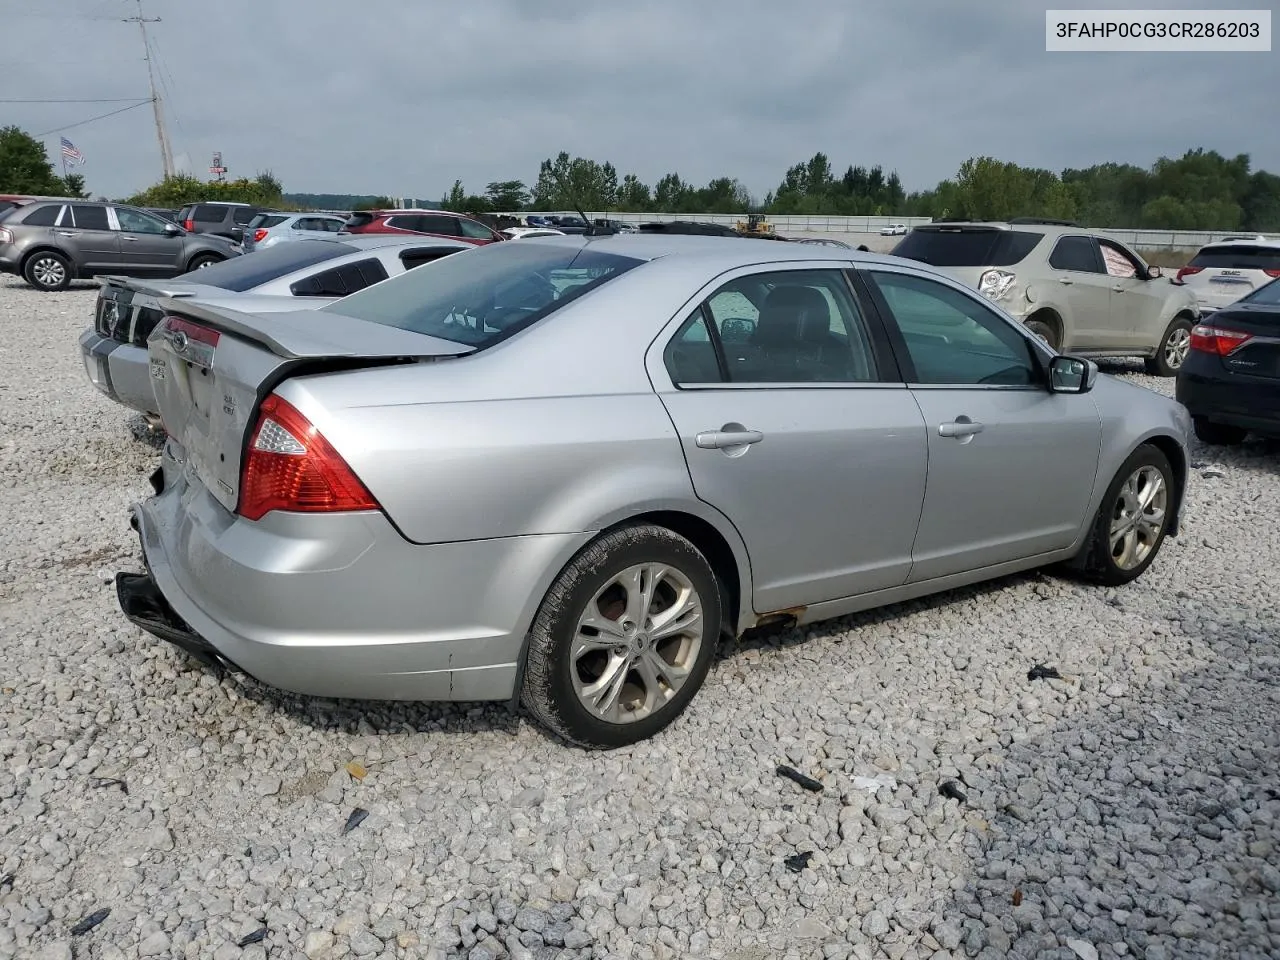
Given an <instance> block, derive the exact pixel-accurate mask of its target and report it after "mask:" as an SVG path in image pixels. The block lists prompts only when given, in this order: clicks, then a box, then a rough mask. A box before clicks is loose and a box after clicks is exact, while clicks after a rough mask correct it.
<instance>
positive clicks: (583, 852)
mask: <svg viewBox="0 0 1280 960" xmlns="http://www.w3.org/2000/svg"><path fill="white" fill-rule="evenodd" d="M92 302H93V291H92V289H91V288H89V287H81V288H79V289H74V290H72V291H69V292H66V293H61V294H54V295H42V294H38V293H35V292H34V291H31V290H28V289H26V288H25V287H24V286H22V285H21V284H19V283H18V282H16V281H12V280H9V279H5V280H0V426H2V430H0V450H2V451H3V456H0V514H2V516H3V520H4V522H3V525H0V960H9V958H22V960H27V958H36V960H45V958H48V960H53V958H59V960H65V958H71V957H75V958H81V960H83V958H102V960H120V958H129V957H161V958H166V957H183V958H196V957H199V958H210V957H211V958H214V960H235V958H244V960H264V958H266V957H268V956H269V957H271V958H282V957H308V958H324V957H360V958H369V957H373V958H383V960H389V958H404V957H430V958H436V960H442V958H446V957H469V958H481V957H488V958H498V957H504V956H506V957H511V958H530V957H536V958H544V957H570V958H575V957H576V958H586V957H592V958H600V957H610V958H614V957H616V958H657V957H662V958H677V957H678V958H685V957H698V956H708V957H723V958H737V960H748V958H752V960H756V958H758V960H764V958H775V957H781V958H811V957H822V958H843V957H860V958H870V957H890V958H894V960H905V958H925V957H932V958H946V957H972V956H980V957H984V958H985V957H991V958H996V957H1007V956H1013V957H1032V956H1035V957H1061V958H1064V960H1071V958H1076V957H1082V958H1090V957H1094V956H1097V957H1101V958H1114V957H1139V958H1142V957H1145V958H1147V960H1161V958H1173V957H1233V958H1235V957H1267V956H1269V957H1274V956H1277V955H1280V853H1278V852H1277V849H1276V844H1277V843H1278V842H1280V836H1277V818H1280V782H1278V781H1277V777H1276V769H1277V763H1278V761H1280V724H1278V723H1277V718H1278V716H1280V650H1278V649H1277V636H1278V635H1280V634H1278V633H1277V619H1278V614H1277V611H1278V610H1280V604H1278V603H1277V599H1278V597H1280V577H1277V576H1276V573H1275V572H1276V570H1277V569H1280V533H1278V532H1277V529H1276V524H1275V516H1276V512H1275V511H1276V503H1277V501H1278V500H1280V477H1278V476H1277V473H1278V469H1277V467H1278V465H1280V446H1278V445H1276V444H1262V443H1251V444H1248V445H1246V446H1245V447H1244V448H1242V449H1239V450H1237V451H1232V452H1226V453H1220V452H1211V451H1206V450H1197V453H1196V456H1197V463H1199V464H1200V469H1198V470H1197V471H1196V472H1195V476H1194V477H1193V484H1192V487H1191V491H1190V498H1189V503H1188V506H1187V511H1186V523H1185V527H1184V531H1183V535H1182V536H1181V537H1180V538H1179V539H1177V540H1171V541H1168V542H1167V544H1166V546H1165V548H1164V551H1163V553H1162V554H1161V556H1160V557H1159V559H1158V560H1157V561H1156V563H1155V565H1154V567H1153V568H1152V569H1151V571H1150V572H1149V573H1148V574H1147V575H1146V576H1145V577H1144V578H1143V579H1142V580H1140V581H1139V582H1138V583H1136V584H1134V585H1132V586H1130V587H1127V588H1124V589H1120V590H1102V589H1094V588H1088V587H1084V586H1080V585H1077V584H1075V583H1072V582H1069V581H1063V580H1059V579H1057V578H1055V577H1052V576H1049V575H1044V574H1033V575H1028V576H1020V577H1014V578H1011V579H1006V580H1002V581H999V582H997V583H994V584H991V585H988V586H985V587H981V588H976V589H968V590H962V591H958V592H955V593H950V594H947V595H945V596H942V597H938V598H934V599H931V600H928V601H924V602H915V603H909V604H905V605H903V606H899V607H896V608H893V609H890V610H886V611H880V612H876V613H872V614H865V615H861V616H858V617H854V618H849V619H845V620H841V621H837V622H833V623H827V624H822V625H818V626H816V627H814V628H811V629H805V630H803V631H793V632H790V633H783V634H780V635H776V636H774V637H772V638H769V639H764V640H757V641H755V642H753V643H750V644H746V645H745V646H744V648H743V649H740V650H739V651H737V652H735V653H732V654H727V655H726V656H725V657H724V658H723V659H722V660H721V661H720V662H719V663H718V664H717V665H716V666H715V668H714V669H713V671H712V674H711V676H710V678H709V680H708V682H707V685H706V687H705V688H704V689H703V691H702V692H701V693H700V694H699V695H698V697H697V698H696V699H695V700H694V703H693V705H692V707H691V708H690V710H689V712H688V713H687V715H686V716H685V718H684V719H683V720H682V721H681V722H679V723H678V724H677V725H676V726H675V727H674V728H672V729H671V730H669V731H668V732H667V733H665V734H664V735H661V736H660V737H658V738H657V739H655V740H652V741H650V742H647V743H644V744H641V745H638V746H636V747H634V748H630V749H628V750H624V751H618V752H614V753H609V754H599V753H584V752H580V751H576V750H570V749H566V748H564V747H562V746H560V745H559V744H557V743H556V742H554V741H552V740H551V739H549V738H548V737H546V736H544V735H543V734H542V732H541V731H540V730H539V729H537V728H536V727H534V726H532V725H530V724H529V723H527V722H526V721H524V720H519V719H516V718H514V717H513V716H512V715H510V714H508V713H507V712H506V710H505V708H504V707H502V706H496V705H493V706H480V707H472V706H468V705H461V706H443V707H442V706H421V707H418V706H410V705H395V704H391V705H386V704H358V703H348V702H342V703H339V702H334V701H319V700H303V699H300V698H295V697H291V696H285V695H281V694H278V693H276V692H273V691H270V690H266V689H263V688H261V687H260V686H258V685H256V684H254V683H253V682H251V681H244V680H237V679H232V678H223V679H219V678H217V677H216V676H215V675H213V674H212V673H211V672H209V671H208V670H206V669H204V668H202V667H200V666H198V665H195V664H193V663H192V662H190V661H189V660H187V659H185V658H184V657H183V656H182V655H180V654H179V653H178V652H176V651H174V650H172V649H170V648H169V647H167V646H166V645H165V644H163V643H161V642H159V641H157V640H153V639H151V638H149V637H147V636H145V635H143V634H141V633H140V632H139V631H137V630H135V629H133V628H132V627H131V626H130V625H129V624H127V623H126V622H125V621H124V620H123V618H122V617H121V616H120V614H119V613H118V611H117V608H116V604H115V599H114V592H113V589H112V588H111V586H109V585H108V582H107V581H108V579H109V578H110V576H111V574H113V573H114V571H115V570H117V569H132V570H136V569H140V564H139V560H138V555H137V547H136V543H135V541H134V539H133V535H132V534H131V531H130V530H129V528H128V526H127V522H126V508H127V505H128V504H129V502H130V501H132V500H134V499H136V498H140V497H142V496H144V495H145V494H146V493H147V491H148V487H147V484H146V475H147V473H148V472H149V471H150V470H151V469H152V467H153V465H154V462H155V460H156V451H155V449H154V448H153V447H150V446H148V445H146V444H144V443H140V442H138V441H136V440H134V439H132V438H131V436H130V430H129V420H130V418H129V417H128V416H127V415H126V414H125V413H124V412H123V411H122V409H121V408H118V407H116V406H114V405H113V404H111V403H109V402H108V401H107V400H105V399H103V398H101V397H99V395H98V394H97V393H96V391H94V390H93V388H92V387H90V386H89V384H88V382H87V380H86V379H85V376H84V373H83V370H82V369H81V365H80V359H79V354H78V349H77V346H76V342H75V340H76V336H77V335H78V334H79V333H80V331H81V330H82V329H83V327H84V326H85V325H86V324H87V322H88V319H89V313H90V309H91V305H92ZM1114 369H1119V370H1120V371H1122V372H1124V374H1125V375H1126V376H1130V377H1132V378H1134V379H1138V380H1142V379H1143V378H1142V377H1140V376H1139V375H1138V374H1136V373H1134V372H1133V370H1134V369H1135V368H1134V367H1132V366H1127V367H1125V366H1120V367H1117V368H1114ZM1144 382H1146V383H1148V385H1150V386H1153V387H1155V388H1157V389H1161V390H1165V391H1168V390H1169V389H1170V386H1171V385H1170V383H1169V382H1168V381H1144ZM1210 465H1212V466H1215V467H1220V468H1221V471H1220V473H1217V472H1216V471H1212V470H1206V469H1205V468H1206V467H1207V466H1210ZM1210 474H1216V475H1212V476H1211V475H1210ZM1036 664H1047V665H1051V666H1055V667H1057V668H1058V669H1059V670H1060V671H1061V673H1062V674H1064V675H1065V676H1066V677H1067V679H1066V680H1035V681H1030V680H1028V679H1027V671H1028V670H1029V669H1030V668H1031V667H1032V666H1034V665H1036ZM352 760H356V761H359V762H360V763H361V764H363V765H364V766H365V767H366V768H367V775H366V776H365V777H364V779H363V780H362V781H361V780H356V779H354V778H353V777H352V776H351V775H349V774H348V773H347V772H346V771H345V766H346V764H347V763H348V762H349V761H352ZM780 763H784V764H789V765H791V766H794V767H796V768H798V769H799V770H801V771H802V772H804V773H807V774H810V775H812V776H814V777H817V778H819V779H820V780H822V781H823V782H824V783H825V785H826V786H825V789H824V790H823V791H822V792H821V793H810V792H806V791H804V790H803V789H801V788H800V787H799V786H797V785H796V784H794V783H792V782H791V781H789V780H786V779H784V778H782V777H780V776H778V775H777V774H776V773H775V768H776V766H777V765H778V764H780ZM877 777H878V778H879V780H878V782H870V781H875V779H876V778H877ZM855 778H860V779H858V780H856V781H855ZM951 779H956V780H958V781H959V788H960V790H961V791H962V792H963V793H965V794H967V802H965V803H963V804H962V803H961V802H959V801H958V800H956V799H944V798H943V797H942V796H940V795H939V786H940V784H941V783H943V782H944V781H948V780H951ZM116 781H120V782H116ZM126 788H127V792H126ZM357 807H359V808H361V809H363V810H367V811H368V813H369V815H368V818H367V819H365V820H364V821H363V822H361V823H359V824H358V825H357V826H355V827H354V828H353V829H352V830H351V831H350V832H349V833H347V834H345V835H344V834H343V833H342V829H343V825H344V824H345V823H346V822H347V820H348V817H349V816H350V815H351V814H352V811H353V810H354V809H355V808H357ZM806 852H812V857H811V858H810V859H809V861H808V865H807V866H806V867H804V868H803V869H802V871H800V872H792V871H791V870H790V869H788V867H787V866H786V864H785V861H786V860H787V859H788V858H792V857H795V856H796V855H797V854H803V853H806ZM800 859H801V860H803V859H804V858H803V857H802V858H800ZM793 863H796V865H797V866H798V865H799V863H798V862H797V861H793ZM102 910H110V913H109V914H108V915H107V917H106V919H105V920H103V921H102V922H101V923H100V924H99V925H98V926H96V927H95V928H94V929H92V930H90V931H89V932H86V933H82V934H78V935H73V934H72V932H71V929H72V927H73V926H74V925H75V924H76V923H77V922H78V921H80V920H82V919H83V918H85V917H87V916H89V915H91V914H93V913H94V912H95V911H102ZM262 928H265V932H264V933H260V934H259V939H258V941H257V942H249V943H248V944H247V945H246V946H244V947H239V946H237V944H238V943H239V942H240V941H241V940H242V939H243V938H246V937H248V938H250V941H252V940H253V936H252V935H254V934H255V931H261V930H262Z"/></svg>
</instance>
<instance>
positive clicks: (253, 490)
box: [236, 394, 378, 520]
mask: <svg viewBox="0 0 1280 960" xmlns="http://www.w3.org/2000/svg"><path fill="white" fill-rule="evenodd" d="M377 509H378V501H377V500H375V499H374V498H373V494H371V493H370V492H369V491H368V490H367V489H366V488H365V485H364V484H363V483H361V482H360V479H359V478H358V477H357V476H356V475H355V473H354V472H353V471H352V469H351V467H349V466H348V465H347V462H346V461H345V460H343V459H342V457H341V455H339V453H338V451H337V450H335V449H333V447H332V446H331V445H330V444H329V441H328V440H326V439H325V438H324V437H323V436H322V435H321V434H320V431H319V430H317V429H316V428H315V427H314V426H312V425H311V422H310V421H309V420H308V419H307V418H306V417H304V416H303V415H302V414H301V413H299V412H298V410H297V409H296V408H295V407H294V406H293V405H292V404H291V403H289V402H288V401H287V400H284V399H283V398H281V397H279V396H276V395H275V394H272V395H271V396H269V397H267V399H266V400H264V401H262V407H261V408H260V409H259V412H258V423H257V425H256V426H255V427H254V428H253V435H252V437H251V438H250V440H249V452H248V455H247V456H246V457H245V461H244V469H243V471H242V475H241V478H240V503H239V505H238V506H237V507H236V512H237V513H238V514H240V516H242V517H244V518H245V519H246V520H260V519H262V517H264V516H266V515H267V514H268V513H270V512H271V511H272V510H288V511H291V512H295V513H339V512H344V511H348V510H377Z"/></svg>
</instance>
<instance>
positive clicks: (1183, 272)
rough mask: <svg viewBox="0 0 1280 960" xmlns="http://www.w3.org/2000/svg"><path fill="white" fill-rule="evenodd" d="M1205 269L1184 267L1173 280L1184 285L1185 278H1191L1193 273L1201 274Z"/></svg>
mask: <svg viewBox="0 0 1280 960" xmlns="http://www.w3.org/2000/svg"><path fill="white" fill-rule="evenodd" d="M1203 269H1204V267H1183V268H1182V269H1181V270H1179V271H1178V275H1177V276H1176V277H1174V278H1173V282H1174V283H1182V278H1183V277H1189V276H1191V275H1192V274H1193V273H1199V272H1200V271H1201V270H1203Z"/></svg>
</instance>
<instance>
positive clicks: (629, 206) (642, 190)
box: [617, 173, 653, 213]
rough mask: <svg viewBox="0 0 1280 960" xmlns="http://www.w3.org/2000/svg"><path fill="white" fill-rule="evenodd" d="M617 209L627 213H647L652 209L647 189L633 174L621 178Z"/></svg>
mask: <svg viewBox="0 0 1280 960" xmlns="http://www.w3.org/2000/svg"><path fill="white" fill-rule="evenodd" d="M617 206H618V209H619V210H622V211H624V212H627V213H648V212H650V211H652V209H653V197H652V195H651V194H650V193H649V187H648V186H647V185H646V184H644V183H642V182H641V180H640V178H639V177H637V176H636V175H635V174H634V173H628V174H627V175H626V176H625V177H623V178H622V186H620V187H619V188H618V204H617Z"/></svg>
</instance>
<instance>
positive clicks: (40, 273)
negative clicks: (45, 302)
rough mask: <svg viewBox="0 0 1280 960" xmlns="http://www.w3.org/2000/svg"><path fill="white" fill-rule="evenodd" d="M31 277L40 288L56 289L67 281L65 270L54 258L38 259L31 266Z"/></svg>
mask: <svg viewBox="0 0 1280 960" xmlns="http://www.w3.org/2000/svg"><path fill="white" fill-rule="evenodd" d="M31 275H32V276H33V277H35V280H36V283H38V284H40V286H42V287H56V286H58V285H59V284H61V283H63V282H64V281H65V280H66V279H67V270H66V268H65V267H64V266H63V265H62V262H61V261H60V260H57V259H55V258H54V257H39V258H38V259H37V260H36V261H35V263H33V264H32V265H31Z"/></svg>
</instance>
